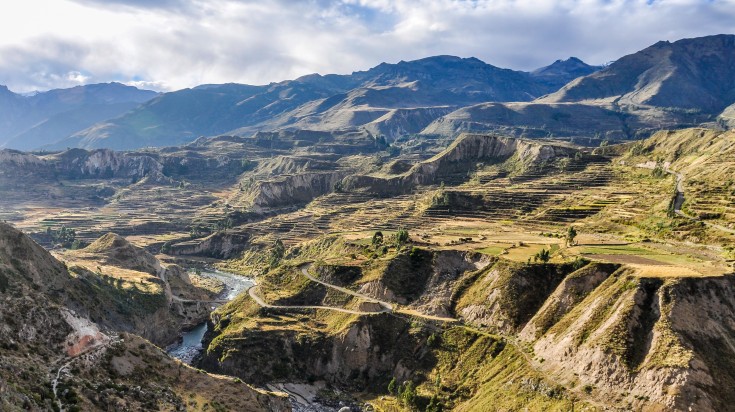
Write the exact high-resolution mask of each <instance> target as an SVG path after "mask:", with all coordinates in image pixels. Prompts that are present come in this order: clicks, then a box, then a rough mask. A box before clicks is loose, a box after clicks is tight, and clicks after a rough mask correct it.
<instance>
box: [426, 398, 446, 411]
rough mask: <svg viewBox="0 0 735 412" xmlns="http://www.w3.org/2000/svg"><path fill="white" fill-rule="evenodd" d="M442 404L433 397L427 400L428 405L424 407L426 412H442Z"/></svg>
mask: <svg viewBox="0 0 735 412" xmlns="http://www.w3.org/2000/svg"><path fill="white" fill-rule="evenodd" d="M442 410H443V409H442V404H441V402H440V401H439V398H438V397H437V396H436V395H434V396H432V397H431V399H430V400H429V405H427V406H426V412H442Z"/></svg>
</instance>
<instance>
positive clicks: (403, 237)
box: [396, 228, 410, 246]
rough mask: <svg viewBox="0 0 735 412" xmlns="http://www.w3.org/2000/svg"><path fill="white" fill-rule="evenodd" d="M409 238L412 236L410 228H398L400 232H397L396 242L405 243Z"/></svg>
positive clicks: (399, 244)
mask: <svg viewBox="0 0 735 412" xmlns="http://www.w3.org/2000/svg"><path fill="white" fill-rule="evenodd" d="M409 240H410V237H409V235H408V230H406V229H404V228H400V229H398V233H396V243H397V244H398V246H401V245H403V244H404V243H406V242H408V241H409Z"/></svg>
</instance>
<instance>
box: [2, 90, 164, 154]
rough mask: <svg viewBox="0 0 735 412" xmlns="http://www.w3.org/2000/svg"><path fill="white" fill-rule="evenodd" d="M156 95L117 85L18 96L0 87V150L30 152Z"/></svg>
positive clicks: (116, 114) (115, 115)
mask: <svg viewBox="0 0 735 412" xmlns="http://www.w3.org/2000/svg"><path fill="white" fill-rule="evenodd" d="M157 94H158V93H156V92H153V91H150V90H140V89H137V88H135V87H131V86H125V85H123V84H120V83H103V84H91V85H86V86H77V87H72V88H69V89H56V90H50V91H47V92H41V93H36V94H33V95H25V96H24V95H20V94H16V93H13V92H11V91H10V90H8V88H7V87H4V86H0V126H2V127H0V146H4V147H9V148H14V149H22V150H29V149H34V148H38V147H40V146H43V145H45V144H48V143H50V142H55V141H58V140H60V139H62V138H64V137H66V136H68V135H69V134H71V133H74V132H76V131H78V130H81V129H84V128H87V127H89V126H91V125H93V124H95V123H97V122H99V121H102V120H105V119H109V118H113V117H117V116H119V115H121V114H123V113H125V112H127V111H129V110H131V109H133V108H134V107H136V106H138V105H139V104H140V103H143V102H145V101H147V100H150V99H151V98H153V97H155V96H156V95H157Z"/></svg>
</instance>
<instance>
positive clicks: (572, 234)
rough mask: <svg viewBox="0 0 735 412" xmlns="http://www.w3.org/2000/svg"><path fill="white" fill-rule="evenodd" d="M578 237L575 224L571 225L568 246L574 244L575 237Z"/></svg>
mask: <svg viewBox="0 0 735 412" xmlns="http://www.w3.org/2000/svg"><path fill="white" fill-rule="evenodd" d="M576 237H577V229H575V228H574V226H569V228H568V229H567V238H566V239H567V246H570V245H574V239H575V238H576Z"/></svg>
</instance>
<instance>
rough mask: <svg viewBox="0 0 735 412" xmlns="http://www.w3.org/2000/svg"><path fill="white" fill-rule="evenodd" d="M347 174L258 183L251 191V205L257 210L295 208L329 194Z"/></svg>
mask: <svg viewBox="0 0 735 412" xmlns="http://www.w3.org/2000/svg"><path fill="white" fill-rule="evenodd" d="M346 175H347V172H341V171H338V172H325V173H304V174H297V175H290V176H285V177H283V178H281V179H278V180H269V181H264V182H259V183H257V184H256V185H255V187H254V188H253V190H252V195H251V196H252V205H253V207H254V208H256V209H257V210H265V209H269V208H277V207H287V206H295V205H300V204H305V203H309V202H310V201H312V200H313V199H314V198H316V197H318V196H321V195H325V194H327V193H331V192H332V191H334V190H335V186H336V185H337V183H338V182H340V181H341V180H342V179H343V178H344V177H345V176H346Z"/></svg>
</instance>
